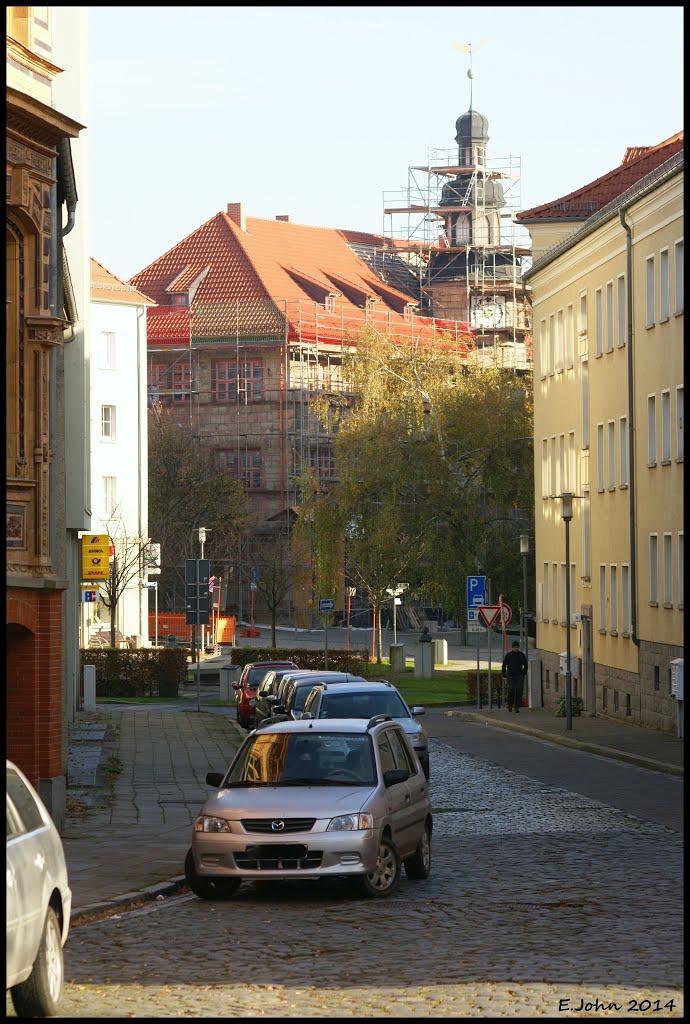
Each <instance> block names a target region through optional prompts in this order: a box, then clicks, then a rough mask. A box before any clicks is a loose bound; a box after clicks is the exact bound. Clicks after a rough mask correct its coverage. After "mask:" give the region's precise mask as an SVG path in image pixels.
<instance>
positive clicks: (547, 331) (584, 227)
mask: <svg viewBox="0 0 690 1024" xmlns="http://www.w3.org/2000/svg"><path fill="white" fill-rule="evenodd" d="M518 220H519V221H520V222H521V223H523V224H524V225H526V226H527V227H528V228H529V230H530V233H531V234H532V242H533V248H534V252H535V262H534V264H533V266H532V268H531V269H530V270H529V271H528V272H527V273H526V274H525V280H526V282H527V283H528V284H529V285H530V286H531V288H532V300H533V313H534V335H535V351H534V458H535V490H536V494H535V562H536V567H535V569H536V571H535V578H536V584H537V586H536V617H537V638H536V654H537V658H538V666H540V671H541V694H542V700H543V703H544V705H545V706H547V707H554V708H555V707H556V706H557V705H558V703H559V702H560V700H561V698H562V697H563V696H564V687H565V671H566V661H567V659H566V657H565V652H566V651H567V649H568V641H567V634H566V629H567V628H569V629H570V645H569V646H570V652H571V674H572V691H571V692H572V696H573V698H575V697H580V698H582V701H583V705H584V713H585V714H597V715H604V716H608V717H613V718H616V719H621V720H623V721H628V722H630V723H633V724H637V725H643V726H647V727H650V728H655V729H659V730H663V731H668V732H675V731H676V729H678V730H679V731H680V729H681V724H680V723H681V721H682V719H681V716H680V714H679V704H678V702H677V700H676V698H675V696H674V695H673V693H672V690H673V689H674V686H675V683H676V681H677V679H678V674H677V669H675V670H672V663H674V662H676V660H677V659H682V657H683V624H684V620H683V601H684V597H683V586H684V580H683V564H684V547H683V544H684V533H683V417H684V412H683V351H682V337H683V274H684V264H683V134H682V132H681V133H679V134H678V135H675V136H673V137H672V138H671V139H667V140H665V141H664V142H662V143H660V144H659V145H657V146H654V147H642V148H635V149H629V150H628V151H627V153H626V154H625V157H624V159H623V162H622V163H621V165H620V166H619V167H617V168H615V169H614V170H613V171H611V172H609V173H608V174H606V175H604V176H603V177H601V178H599V179H597V181H595V182H592V183H590V184H588V185H586V186H584V187H583V188H581V189H579V190H577V191H576V192H574V193H571V194H570V195H568V196H565V197H563V198H561V199H559V200H555V201H554V202H552V203H548V204H545V205H544V206H540V207H536V208H534V209H532V210H526V211H523V212H522V213H521V214H519V215H518ZM564 493H566V494H567V493H571V494H572V495H573V500H572V520H571V521H569V525H568V527H566V522H565V520H564V519H563V517H562V513H563V508H564V504H565V503H564V501H563V499H562V498H561V495H562V494H564ZM566 535H567V536H566ZM566 543H567V544H568V548H569V551H568V556H566ZM566 560H568V561H569V563H570V565H569V570H566ZM568 613H569V614H570V623H569V627H568V626H567V625H566V619H567V616H568ZM681 664H682V663H681Z"/></svg>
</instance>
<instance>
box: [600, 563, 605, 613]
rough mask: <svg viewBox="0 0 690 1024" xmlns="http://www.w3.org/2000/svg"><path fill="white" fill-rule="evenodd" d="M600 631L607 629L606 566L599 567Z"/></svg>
mask: <svg viewBox="0 0 690 1024" xmlns="http://www.w3.org/2000/svg"><path fill="white" fill-rule="evenodd" d="M599 629H606V566H605V565H600V566H599Z"/></svg>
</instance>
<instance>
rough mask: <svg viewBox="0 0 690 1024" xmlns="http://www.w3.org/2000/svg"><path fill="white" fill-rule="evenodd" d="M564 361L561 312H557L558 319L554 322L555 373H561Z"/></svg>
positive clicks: (560, 310)
mask: <svg viewBox="0 0 690 1024" xmlns="http://www.w3.org/2000/svg"><path fill="white" fill-rule="evenodd" d="M564 360H565V337H564V334H563V310H562V309H559V310H558V318H557V320H556V371H557V372H558V373H562V372H563V363H564Z"/></svg>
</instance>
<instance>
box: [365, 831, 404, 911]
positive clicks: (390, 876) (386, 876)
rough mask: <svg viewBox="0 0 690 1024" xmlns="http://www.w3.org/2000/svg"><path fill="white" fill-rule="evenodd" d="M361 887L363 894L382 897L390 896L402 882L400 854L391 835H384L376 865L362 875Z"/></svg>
mask: <svg viewBox="0 0 690 1024" xmlns="http://www.w3.org/2000/svg"><path fill="white" fill-rule="evenodd" d="M358 882H359V889H360V892H361V893H362V895H363V896H370V897H373V898H379V899H380V898H382V897H384V896H390V895H391V894H392V893H394V892H395V890H396V889H397V888H398V883H399V882H400V854H399V853H398V851H397V849H396V847H395V843H394V842H393V840H392V839H391V838H390V837H389V836H382V838H381V842H380V843H379V855H378V860H377V861H376V867H375V868H374V870H373V871H371V872H370V873H369V874H368V875H362V877H361V878H360V879H358Z"/></svg>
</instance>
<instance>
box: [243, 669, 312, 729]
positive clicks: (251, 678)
mask: <svg viewBox="0 0 690 1024" xmlns="http://www.w3.org/2000/svg"><path fill="white" fill-rule="evenodd" d="M274 668H299V665H296V664H295V662H294V661H250V662H248V663H247V664H246V665H245V666H244V668H243V669H242V674H241V676H240V678H239V679H238V680H237V682H236V683H233V684H232V688H233V690H234V691H235V700H236V701H237V721H238V722H239V724H240V725H241V726H242V728H243V729H253V728H254V708H253V707H250V706H249V701H250V699H251V698H252V697H256V690H257V687H258V685H259V683H260V682H261V680H262V679H263V677H264V676H265V675H266V673H267V672H270V671H271V670H272V669H274Z"/></svg>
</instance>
